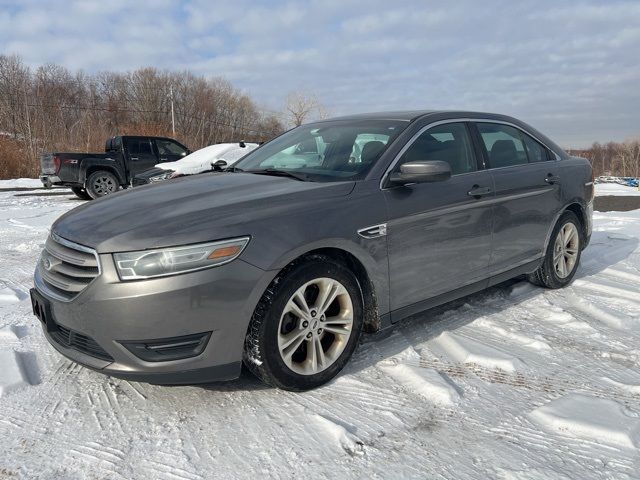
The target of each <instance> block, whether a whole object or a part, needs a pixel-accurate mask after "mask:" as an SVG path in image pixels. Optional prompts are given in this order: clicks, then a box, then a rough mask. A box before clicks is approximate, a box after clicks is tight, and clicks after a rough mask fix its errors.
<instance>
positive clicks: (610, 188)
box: [596, 183, 640, 197]
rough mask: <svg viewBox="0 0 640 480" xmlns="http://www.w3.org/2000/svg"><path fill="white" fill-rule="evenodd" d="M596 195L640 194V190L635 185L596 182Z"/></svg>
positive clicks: (630, 195) (629, 195) (631, 195)
mask: <svg viewBox="0 0 640 480" xmlns="http://www.w3.org/2000/svg"><path fill="white" fill-rule="evenodd" d="M596 195H598V196H607V195H614V196H625V197H627V196H628V197H635V196H640V190H638V189H637V188H634V187H627V186H626V185H620V184H618V183H596Z"/></svg>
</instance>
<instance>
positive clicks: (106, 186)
mask: <svg viewBox="0 0 640 480" xmlns="http://www.w3.org/2000/svg"><path fill="white" fill-rule="evenodd" d="M93 191H94V192H96V193H97V194H98V195H99V196H102V195H108V194H109V193H113V192H115V191H116V183H115V182H114V181H113V178H111V177H108V176H106V175H105V176H100V177H97V178H95V179H94V180H93Z"/></svg>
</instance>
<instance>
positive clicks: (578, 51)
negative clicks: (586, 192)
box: [0, 0, 640, 146]
mask: <svg viewBox="0 0 640 480" xmlns="http://www.w3.org/2000/svg"><path fill="white" fill-rule="evenodd" d="M2 5H3V6H2V8H1V9H0V45H2V53H17V54H19V55H21V56H22V57H23V58H24V59H25V61H27V62H28V63H29V64H32V65H39V64H42V63H48V62H55V63H61V64H63V65H65V66H67V67H68V68H72V69H84V70H86V71H89V72H92V71H99V70H107V69H111V70H127V69H133V68H137V67H142V66H154V67H157V68H167V69H175V70H183V69H191V70H193V71H194V72H196V73H199V74H203V75H207V76H220V75H221V76H226V77H227V78H229V79H230V80H231V81H232V82H234V83H235V84H236V85H237V86H239V87H241V88H243V89H245V90H246V91H248V92H249V93H250V94H252V95H253V96H254V98H255V99H256V100H257V101H258V102H261V103H262V104H264V105H265V106H266V107H268V108H272V109H277V108H279V106H280V104H281V102H282V100H283V98H284V96H285V95H286V93H287V92H288V91H289V90H291V89H307V90H311V91H313V92H315V93H316V94H317V95H318V96H319V97H320V98H321V99H322V100H323V101H324V103H325V104H327V106H328V107H329V109H330V110H331V111H332V113H334V114H344V113H350V112H361V111H372V110H383V109H416V108H455V109H476V110H489V111H498V112H503V113H508V114H513V115H515V116H518V117H520V118H522V119H523V120H525V121H528V122H529V123H532V124H533V125H535V126H536V127H538V128H539V129H541V130H543V131H544V132H545V133H548V134H549V135H550V136H551V137H553V138H554V139H556V140H557V141H558V142H559V143H562V144H564V145H567V146H576V145H585V144H587V143H590V142H591V141H595V140H598V141H606V140H610V139H623V138H625V137H628V136H631V135H640V113H639V112H640V90H639V89H638V87H637V85H639V84H640V69H638V67H637V58H638V52H640V3H638V2H637V1H624V0H612V1H610V2H607V3H602V2H598V1H596V0H591V1H588V0H572V1H567V2H563V3H561V4H559V3H558V2H556V1H552V0H540V1H536V0H524V1H521V2H512V1H508V0H492V1H486V2H477V1H476V0H463V1H459V2H456V3H455V4H451V3H450V4H443V3H442V2H435V1H424V0H414V1H410V0H397V1H395V2H388V1H386V0H370V1H366V0H363V1H357V0H324V1H323V0H305V1H296V2H293V1H276V0H258V1H250V0H235V1H234V2H226V1H224V2H223V1H220V2H212V1H209V0H189V1H186V2H179V1H177V0H175V1H170V0H162V1H157V2H155V1H154V2H130V1H127V0H115V1H108V2H107V1H95V2H88V1H77V2H75V1H74V2H69V1H65V0H41V1H36V0H25V1H21V2H18V1H17V0H16V2H15V3H14V2H6V1H3V2H2Z"/></svg>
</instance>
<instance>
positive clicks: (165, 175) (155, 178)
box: [149, 170, 173, 183]
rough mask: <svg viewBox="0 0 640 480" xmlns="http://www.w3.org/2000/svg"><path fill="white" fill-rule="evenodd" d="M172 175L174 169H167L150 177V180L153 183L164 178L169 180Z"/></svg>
mask: <svg viewBox="0 0 640 480" xmlns="http://www.w3.org/2000/svg"><path fill="white" fill-rule="evenodd" d="M172 175H173V170H167V171H166V172H164V173H161V174H160V175H154V176H153V177H149V181H150V182H152V183H155V182H161V181H163V180H167V179H168V178H171V176H172Z"/></svg>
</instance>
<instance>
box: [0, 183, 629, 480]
mask: <svg viewBox="0 0 640 480" xmlns="http://www.w3.org/2000/svg"><path fill="white" fill-rule="evenodd" d="M623 188H626V187H623ZM599 190H600V188H599ZM629 190H632V189H629ZM47 193H49V192H6V191H5V192H0V478H14V477H16V478H43V479H50V478H64V479H75V478H97V479H103V478H109V479H137V478H139V479H174V480H175V479H178V480H181V479H185V480H187V479H188V480H195V479H210V478H287V479H288V478H297V477H307V478H310V477H312V478H331V479H333V478H365V479H372V478H436V479H437V478H453V479H463V480H464V479H484V478H497V479H510V480H524V479H527V480H532V479H580V480H583V479H587V478H600V479H630V478H639V477H640V474H639V473H638V472H640V246H639V245H638V242H639V238H640V211H638V210H636V211H631V212H624V213H617V212H613V213H606V214H602V213H597V212H596V214H595V216H594V219H595V231H594V235H593V238H592V243H591V245H590V246H589V248H588V249H587V250H586V251H585V252H584V257H583V263H582V265H581V267H580V270H579V272H578V274H577V278H576V280H575V282H574V283H573V285H572V286H571V287H569V288H567V289H565V290H561V291H548V290H543V289H540V288H536V287H533V286H531V285H529V284H527V283H525V282H510V283H508V284H505V285H501V286H499V287H496V288H493V289H491V290H489V291H486V292H483V293H480V294H477V295H474V296H471V297H468V298H465V299H463V300H462V301H459V302H456V303H455V304H453V305H448V306H447V307H445V308H440V309H437V310H435V311H431V312H428V313H425V314H424V315H422V317H421V318H417V319H414V320H412V321H407V322H404V323H403V324H402V325H401V326H399V327H398V328H396V329H395V330H394V331H393V332H392V333H391V334H390V335H388V336H386V337H384V338H374V339H371V338H369V339H366V340H365V342H364V343H363V344H362V345H361V347H360V348H359V349H358V351H357V352H356V354H355V356H354V358H353V359H352V361H351V362H350V364H349V365H348V366H347V368H346V369H345V371H344V372H343V373H342V374H341V375H340V376H339V377H338V378H337V379H336V380H335V381H333V382H332V383H331V384H329V385H327V386H325V387H324V388H320V389H317V390H315V391H312V392H308V393H303V394H296V393H290V392H284V391H280V390H275V389H271V388H266V387H264V386H263V385H262V384H260V383H259V382H258V381H257V380H255V379H254V378H252V377H251V376H249V375H244V376H243V377H242V378H241V379H239V380H237V381H234V382H230V383H220V384H214V385H207V386H193V387H158V386H151V385H148V384H143V383H135V382H127V381H123V380H118V379H113V378H108V377H105V376H103V375H100V374H98V373H95V372H92V371H90V370H87V369H84V368H83V367H80V366H78V365H76V364H74V363H72V362H70V361H68V360H66V359H64V358H63V357H61V356H60V355H58V354H57V353H56V352H55V351H54V350H53V349H52V348H51V347H50V346H49V345H48V344H47V342H46V341H45V340H44V337H43V336H42V333H41V331H40V326H39V323H38V321H37V320H36V319H35V317H33V316H32V315H31V311H30V304H29V300H28V298H27V292H28V289H29V287H30V285H31V276H32V271H33V268H34V265H35V263H36V260H37V258H38V255H39V252H40V249H41V247H42V244H43V242H44V241H45V238H46V235H47V231H48V228H49V226H50V224H51V223H52V222H53V220H54V219H55V218H56V217H58V216H59V215H60V214H62V213H63V212H65V211H67V210H68V209H70V208H73V207H74V206H77V205H79V204H81V203H82V202H81V201H80V200H77V199H75V197H73V195H72V194H71V193H70V192H66V193H65V192H56V193H57V194H56V195H50V194H47ZM43 194H44V195H43Z"/></svg>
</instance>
